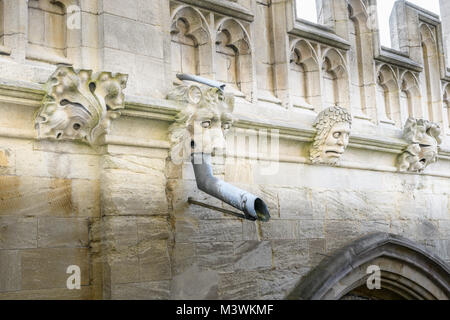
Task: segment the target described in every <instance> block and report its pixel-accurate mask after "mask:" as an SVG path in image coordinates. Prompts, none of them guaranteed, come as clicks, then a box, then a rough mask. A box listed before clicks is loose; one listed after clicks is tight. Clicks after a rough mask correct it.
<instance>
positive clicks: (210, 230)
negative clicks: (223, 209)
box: [190, 219, 242, 243]
mask: <svg viewBox="0 0 450 320" xmlns="http://www.w3.org/2000/svg"><path fill="white" fill-rule="evenodd" d="M240 240H242V221H240V220H231V219H230V220H228V219H221V220H202V221H198V232H197V233H196V234H194V235H193V236H192V238H191V239H190V241H192V242H203V243H204V242H227V241H240Z"/></svg>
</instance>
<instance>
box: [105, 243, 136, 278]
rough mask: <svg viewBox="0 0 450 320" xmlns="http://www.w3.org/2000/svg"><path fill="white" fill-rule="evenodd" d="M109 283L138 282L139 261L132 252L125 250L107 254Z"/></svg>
mask: <svg viewBox="0 0 450 320" xmlns="http://www.w3.org/2000/svg"><path fill="white" fill-rule="evenodd" d="M108 261H109V262H108V265H109V268H110V276H111V283H112V284H117V283H130V282H139V281H140V279H139V259H138V256H137V255H135V254H134V253H133V252H126V250H123V251H120V252H117V253H113V254H109V255H108Z"/></svg>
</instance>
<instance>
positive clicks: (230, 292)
mask: <svg viewBox="0 0 450 320" xmlns="http://www.w3.org/2000/svg"><path fill="white" fill-rule="evenodd" d="M256 274H257V272H255V271H254V272H233V273H223V274H220V275H219V298H220V299H221V300H253V299H255V298H256V296H257V292H258V290H257V288H258V286H257V282H256Z"/></svg>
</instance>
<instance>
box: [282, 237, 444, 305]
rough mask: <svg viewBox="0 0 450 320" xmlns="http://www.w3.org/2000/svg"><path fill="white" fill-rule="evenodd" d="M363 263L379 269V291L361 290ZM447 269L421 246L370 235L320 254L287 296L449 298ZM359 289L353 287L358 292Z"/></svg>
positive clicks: (364, 273) (364, 274)
mask: <svg viewBox="0 0 450 320" xmlns="http://www.w3.org/2000/svg"><path fill="white" fill-rule="evenodd" d="M369 266H377V267H379V270H380V271H381V273H380V276H381V289H379V290H369V291H367V292H369V293H367V292H364V290H363V289H361V288H362V287H366V281H367V279H368V277H369V276H370V273H368V267H369ZM449 273H450V268H449V266H448V264H446V263H445V262H444V261H442V260H441V259H440V258H439V257H437V256H436V255H434V254H432V253H430V252H428V251H426V250H425V249H424V248H423V247H422V246H420V245H418V244H416V243H414V242H413V241H410V240H408V239H406V238H403V237H401V236H398V235H393V234H388V233H375V234H371V235H368V236H365V237H363V238H360V239H358V240H356V241H354V242H352V243H351V244H349V245H347V246H345V247H344V248H342V249H340V250H339V251H337V252H336V254H335V255H333V256H331V257H328V258H325V259H324V260H322V262H321V263H320V264H319V265H318V266H317V267H316V268H314V269H313V270H312V271H310V272H309V273H308V274H307V275H306V276H305V277H304V278H302V280H301V281H300V282H299V283H298V284H297V286H296V287H295V288H294V290H293V291H292V292H291V293H290V294H289V295H288V296H287V298H288V299H291V300H340V299H346V297H348V296H349V294H350V295H351V294H352V293H354V292H358V293H362V295H363V296H364V297H365V298H366V299H385V300H388V299H418V300H448V299H450V280H449ZM358 290H359V291H358Z"/></svg>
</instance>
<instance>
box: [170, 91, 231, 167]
mask: <svg viewBox="0 0 450 320" xmlns="http://www.w3.org/2000/svg"><path fill="white" fill-rule="evenodd" d="M168 98H169V99H171V100H178V101H183V102H187V103H188V104H187V106H186V107H183V109H182V110H181V111H180V112H179V114H178V115H177V116H176V119H175V123H174V124H173V125H172V126H171V128H170V133H171V134H170V136H171V142H172V152H171V157H172V161H175V162H178V163H179V162H180V161H181V162H182V161H183V160H187V159H188V158H189V156H190V154H191V153H193V152H195V153H215V152H219V153H220V152H223V150H224V149H225V134H226V133H227V132H228V130H229V129H230V128H231V125H232V122H233V118H232V115H231V113H232V112H233V108H234V97H233V96H232V95H228V94H224V93H223V92H222V91H220V90H219V89H217V88H214V87H209V86H199V85H186V84H183V85H180V86H178V87H176V88H175V89H174V90H173V91H172V92H171V93H170V94H169V95H168Z"/></svg>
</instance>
